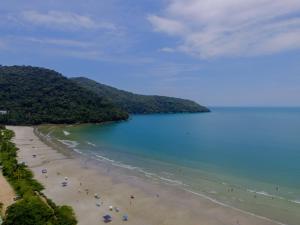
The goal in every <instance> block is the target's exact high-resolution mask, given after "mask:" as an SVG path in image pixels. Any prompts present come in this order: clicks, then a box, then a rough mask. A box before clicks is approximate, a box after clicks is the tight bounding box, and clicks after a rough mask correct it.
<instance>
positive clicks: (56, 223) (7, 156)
mask: <svg viewBox="0 0 300 225" xmlns="http://www.w3.org/2000/svg"><path fill="white" fill-rule="evenodd" d="M12 136H13V132H11V131H9V130H6V129H4V128H3V126H1V127H0V164H1V166H2V173H3V175H4V176H5V177H6V178H7V180H8V181H9V183H10V184H11V185H12V187H13V188H14V190H15V192H16V194H17V195H18V196H19V198H20V199H19V200H18V201H17V202H16V203H14V204H13V205H11V206H9V207H8V209H7V210H6V213H5V217H4V223H3V225H33V224H34V225H75V224H77V221H76V218H75V215H74V212H73V210H72V208H71V207H69V206H61V207H60V206H56V205H55V204H54V203H53V202H52V201H51V200H50V199H48V198H47V197H46V196H45V195H44V194H43V193H41V191H42V190H43V186H42V185H41V184H40V183H38V181H36V180H35V179H33V175H32V172H31V171H30V170H29V169H28V168H27V166H26V165H24V164H19V163H18V161H17V159H16V156H17V148H16V146H15V145H14V144H13V143H12V142H10V139H11V138H12Z"/></svg>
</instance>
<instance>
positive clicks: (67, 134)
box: [63, 130, 71, 136]
mask: <svg viewBox="0 0 300 225" xmlns="http://www.w3.org/2000/svg"><path fill="white" fill-rule="evenodd" d="M63 133H64V135H65V136H69V135H70V134H71V133H70V132H68V131H66V130H63Z"/></svg>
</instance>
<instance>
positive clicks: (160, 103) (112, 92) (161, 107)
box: [72, 77, 209, 114]
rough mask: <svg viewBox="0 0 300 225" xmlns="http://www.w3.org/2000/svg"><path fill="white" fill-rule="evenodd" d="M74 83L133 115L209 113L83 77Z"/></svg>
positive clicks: (178, 101)
mask: <svg viewBox="0 0 300 225" xmlns="http://www.w3.org/2000/svg"><path fill="white" fill-rule="evenodd" d="M72 80H73V81H74V82H76V83H77V84H78V85H80V86H81V87H83V88H86V89H87V90H90V91H92V92H94V93H95V94H97V95H98V96H99V97H104V98H107V99H109V100H110V101H111V102H112V103H114V104H115V105H117V106H119V107H120V108H121V109H123V110H125V111H127V112H129V113H133V114H149V113H183V112H209V109H208V108H206V107H204V106H201V105H199V104H197V103H195V102H193V101H190V100H185V99H179V98H171V97H165V96H155V95H153V96H148V95H138V94H134V93H131V92H127V91H123V90H119V89H116V88H113V87H110V86H107V85H104V84H100V83H97V82H96V81H93V80H90V79H88V78H85V77H78V78H72Z"/></svg>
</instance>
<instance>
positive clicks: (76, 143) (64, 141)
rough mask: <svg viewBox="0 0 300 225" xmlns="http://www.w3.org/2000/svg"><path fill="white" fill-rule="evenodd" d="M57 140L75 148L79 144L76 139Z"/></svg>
mask: <svg viewBox="0 0 300 225" xmlns="http://www.w3.org/2000/svg"><path fill="white" fill-rule="evenodd" d="M57 140H58V141H59V142H61V143H63V144H64V145H67V146H68V147H69V148H75V147H76V146H78V145H79V143H78V142H77V141H71V140H60V139H57Z"/></svg>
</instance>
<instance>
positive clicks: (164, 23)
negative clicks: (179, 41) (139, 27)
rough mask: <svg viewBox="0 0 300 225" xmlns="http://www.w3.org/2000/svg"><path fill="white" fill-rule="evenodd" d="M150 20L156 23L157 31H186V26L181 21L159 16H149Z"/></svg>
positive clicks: (172, 32) (177, 32) (178, 32)
mask: <svg viewBox="0 0 300 225" xmlns="http://www.w3.org/2000/svg"><path fill="white" fill-rule="evenodd" d="M148 20H149V21H150V22H151V23H152V24H153V25H154V29H155V30H156V31H163V32H166V33H168V34H171V35H172V34H180V33H182V32H184V30H185V27H184V25H183V24H181V22H178V21H176V20H172V19H166V18H162V17H158V16H154V15H152V16H149V17H148Z"/></svg>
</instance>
